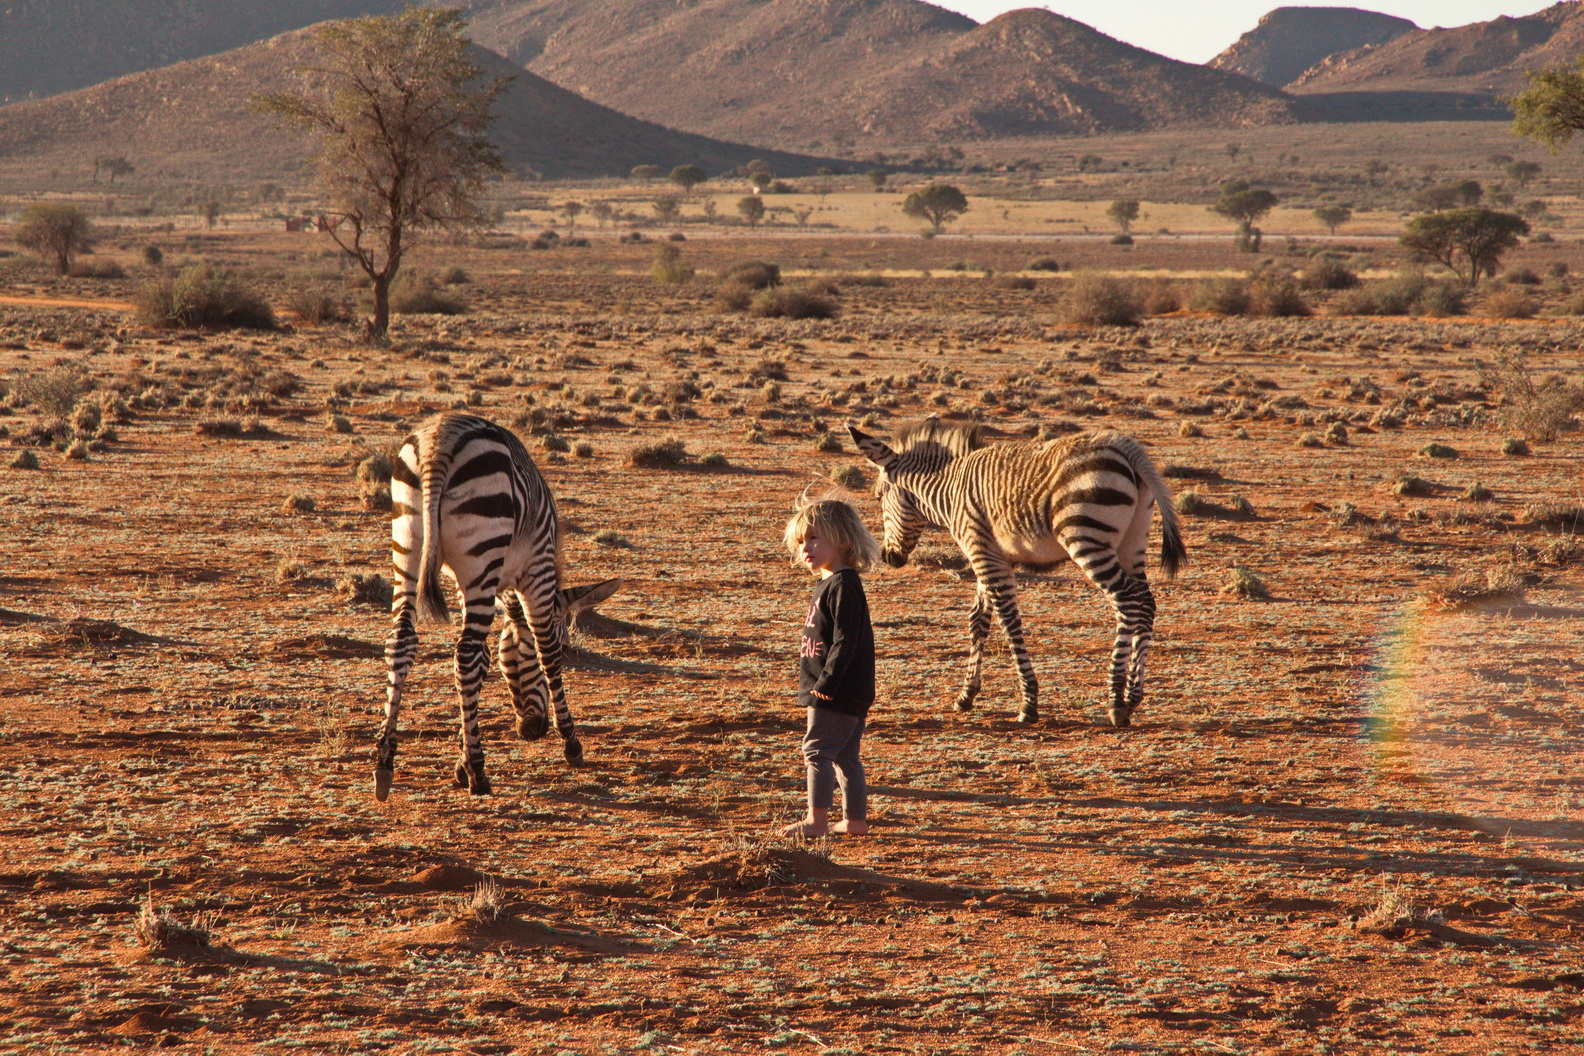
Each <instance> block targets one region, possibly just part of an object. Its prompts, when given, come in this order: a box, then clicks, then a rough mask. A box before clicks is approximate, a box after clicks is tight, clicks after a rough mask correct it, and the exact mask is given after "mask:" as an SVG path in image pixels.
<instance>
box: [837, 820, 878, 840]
mask: <svg viewBox="0 0 1584 1056" xmlns="http://www.w3.org/2000/svg"><path fill="white" fill-rule="evenodd" d="M830 831H831V832H833V833H836V834H838V835H841V836H867V835H868V834H869V823H868V822H867V821H860V820H859V819H857V818H853V819H851V820H845V819H844V820H842V821H838V822H837V823H836V824H834V825H832V826H831V827H830Z"/></svg>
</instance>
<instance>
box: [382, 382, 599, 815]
mask: <svg viewBox="0 0 1584 1056" xmlns="http://www.w3.org/2000/svg"><path fill="white" fill-rule="evenodd" d="M559 527H560V526H559V523H558V521H557V518H556V507H555V499H554V498H552V497H551V495H550V489H549V487H547V486H546V484H545V482H544V478H543V477H541V476H540V475H539V470H538V469H537V468H535V466H534V464H533V460H532V459H531V458H529V457H528V451H527V450H526V449H525V448H524V447H523V445H522V441H520V440H518V439H517V437H516V436H514V435H512V434H511V433H510V432H508V431H507V430H505V429H503V428H501V427H500V426H498V425H496V424H495V423H494V422H491V421H487V420H486V419H483V418H478V417H475V416H474V415H470V414H440V415H436V416H435V417H433V418H430V419H428V420H426V421H424V422H423V423H421V424H420V425H419V426H418V428H417V429H415V430H414V431H413V433H412V435H411V436H409V437H408V438H407V439H406V441H405V442H404V443H403V444H402V447H401V451H400V453H399V454H397V456H396V463H395V466H394V467H393V468H392V471H391V556H392V561H393V563H394V565H395V570H396V579H397V583H396V592H395V596H394V598H393V599H392V601H391V632H390V637H389V638H388V639H387V640H386V642H385V661H386V667H387V669H388V673H389V681H390V684H389V687H388V692H387V697H386V702H385V725H384V727H383V728H382V729H381V730H380V736H379V749H378V756H377V761H376V762H375V764H374V796H375V798H377V799H380V800H383V799H385V798H386V797H387V796H388V795H390V787H391V779H392V772H393V770H394V769H395V763H396V720H397V717H398V716H399V714H400V712H401V697H402V686H403V684H404V683H405V682H406V681H407V672H408V671H409V670H411V669H412V665H413V660H414V658H415V657H416V656H417V653H418V633H417V631H416V630H415V629H414V619H415V617H416V615H417V612H418V610H420V609H421V610H422V612H423V614H424V615H425V616H428V617H431V618H433V619H436V620H439V621H441V622H445V621H449V620H450V618H451V613H450V611H449V608H448V607H447V605H446V597H445V592H444V590H443V589H442V587H441V584H440V569H441V567H442V566H444V567H445V568H446V569H447V570H449V571H450V573H451V575H452V576H453V577H455V579H456V582H457V586H458V588H459V590H460V592H461V595H462V602H463V608H464V609H465V610H466V613H465V616H464V621H463V625H462V633H461V635H460V637H459V638H458V639H457V645H456V685H457V692H458V693H459V694H460V695H461V697H462V756H461V759H460V761H459V762H458V763H457V767H456V780H457V784H458V785H459V786H466V787H467V789H468V791H470V792H471V793H473V794H474V795H476V796H482V795H487V794H488V793H489V791H490V782H489V778H488V777H486V776H485V775H484V747H483V744H482V742H481V740H480V737H479V726H478V697H479V689H480V687H481V686H482V685H483V683H484V676H485V675H486V674H487V673H488V672H489V650H488V648H487V647H486V645H485V638H486V636H487V635H488V634H489V630H490V627H491V625H492V624H493V623H494V622H495V610H496V609H497V608H498V609H500V610H501V611H503V612H504V613H505V614H506V624H505V627H504V628H503V629H502V631H501V636H500V668H501V674H502V675H504V676H505V678H506V685H507V686H508V687H509V688H510V690H511V698H512V708H513V709H514V710H515V711H516V713H517V732H518V733H519V734H521V735H522V737H523V739H524V740H529V741H531V740H536V739H538V738H540V737H543V736H544V735H545V732H546V731H547V730H548V729H549V725H550V719H549V708H548V705H549V704H550V703H552V702H553V703H554V705H555V722H556V729H558V730H559V731H561V737H562V739H563V741H564V742H565V744H564V750H565V754H566V759H567V762H569V763H571V764H572V765H573V766H577V765H579V764H581V763H582V761H583V746H582V744H581V743H580V742H579V741H578V738H577V733H576V732H575V731H574V730H573V728H572V713H571V711H570V710H569V709H568V708H567V703H566V693H565V691H564V690H563V688H562V685H561V658H562V653H563V651H564V649H565V648H566V645H567V622H566V621H567V618H568V617H569V616H570V615H571V614H572V613H574V612H576V611H578V610H579V609H584V608H587V607H589V606H591V605H595V604H598V603H599V602H601V601H603V600H604V599H606V598H608V597H610V596H611V595H612V594H614V593H615V592H616V590H617V589H618V588H619V587H620V586H621V585H622V581H621V580H619V579H608V580H606V581H605V582H603V583H599V584H596V585H594V586H587V587H576V588H570V589H566V590H563V589H561V584H560V578H561V574H560V566H559V563H558V554H557V550H556V538H557V534H558V532H559ZM530 635H531V636H532V645H531V646H530V645H529V644H528V639H529V636H530Z"/></svg>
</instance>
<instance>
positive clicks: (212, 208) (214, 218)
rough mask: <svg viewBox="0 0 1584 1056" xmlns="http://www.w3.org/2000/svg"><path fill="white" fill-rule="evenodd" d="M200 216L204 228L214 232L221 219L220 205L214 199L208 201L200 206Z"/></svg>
mask: <svg viewBox="0 0 1584 1056" xmlns="http://www.w3.org/2000/svg"><path fill="white" fill-rule="evenodd" d="M198 215H199V216H201V217H203V221H204V226H205V227H208V228H209V229H210V230H213V229H214V226H215V223H216V222H218V221H219V219H220V203H219V202H217V201H215V200H214V199H213V198H210V199H208V200H207V201H205V202H203V203H202V204H200V205H199V206H198Z"/></svg>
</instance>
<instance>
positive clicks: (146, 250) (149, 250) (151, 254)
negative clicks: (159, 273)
mask: <svg viewBox="0 0 1584 1056" xmlns="http://www.w3.org/2000/svg"><path fill="white" fill-rule="evenodd" d="M143 263H145V264H147V265H148V266H149V267H151V268H157V267H159V266H160V265H161V264H163V263H165V251H164V250H163V249H161V248H160V247H158V246H144V247H143Z"/></svg>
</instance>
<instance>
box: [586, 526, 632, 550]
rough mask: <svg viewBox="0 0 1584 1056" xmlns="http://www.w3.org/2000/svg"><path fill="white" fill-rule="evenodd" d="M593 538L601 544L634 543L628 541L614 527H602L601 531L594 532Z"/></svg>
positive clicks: (618, 544)
mask: <svg viewBox="0 0 1584 1056" xmlns="http://www.w3.org/2000/svg"><path fill="white" fill-rule="evenodd" d="M592 538H593V540H594V541H595V542H596V543H598V544H599V545H601V546H618V547H625V546H630V545H632V544H630V543H628V542H627V540H626V539H625V538H623V537H622V534H621V533H620V532H618V531H616V529H614V528H601V529H600V530H599V531H597V532H595V533H594V535H593V536H592Z"/></svg>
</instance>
